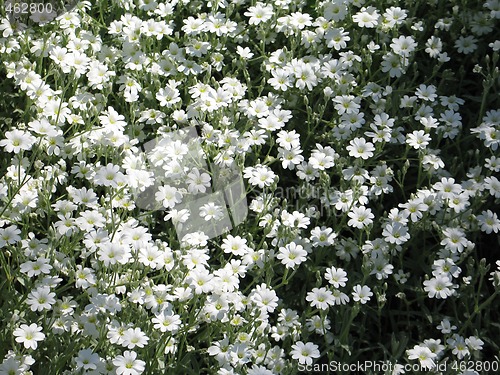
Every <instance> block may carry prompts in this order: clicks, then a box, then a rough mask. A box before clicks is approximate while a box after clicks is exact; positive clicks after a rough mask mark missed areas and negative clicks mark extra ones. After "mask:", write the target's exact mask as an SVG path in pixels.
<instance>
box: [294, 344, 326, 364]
mask: <svg viewBox="0 0 500 375" xmlns="http://www.w3.org/2000/svg"><path fill="white" fill-rule="evenodd" d="M290 354H291V356H292V358H293V359H296V360H298V361H299V363H300V364H302V365H303V364H306V365H312V363H313V358H319V356H320V353H319V350H318V346H317V345H316V344H313V343H312V342H307V343H305V344H304V343H303V342H302V341H297V342H296V343H295V344H294V345H292V351H291V352H290Z"/></svg>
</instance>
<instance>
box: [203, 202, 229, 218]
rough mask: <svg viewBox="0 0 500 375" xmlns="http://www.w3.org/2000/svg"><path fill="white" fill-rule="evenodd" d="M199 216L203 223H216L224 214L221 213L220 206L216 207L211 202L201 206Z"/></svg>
mask: <svg viewBox="0 0 500 375" xmlns="http://www.w3.org/2000/svg"><path fill="white" fill-rule="evenodd" d="M200 216H201V217H202V218H204V219H205V221H210V220H216V221H217V220H220V219H222V218H223V217H224V212H223V211H222V207H221V206H218V205H216V204H215V203H213V202H209V203H207V204H204V205H203V206H201V208H200Z"/></svg>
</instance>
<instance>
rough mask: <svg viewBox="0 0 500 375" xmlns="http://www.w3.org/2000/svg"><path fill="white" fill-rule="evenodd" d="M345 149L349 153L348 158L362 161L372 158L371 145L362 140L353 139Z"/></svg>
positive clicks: (373, 149) (373, 148) (372, 147)
mask: <svg viewBox="0 0 500 375" xmlns="http://www.w3.org/2000/svg"><path fill="white" fill-rule="evenodd" d="M346 149H347V151H349V155H350V156H352V157H355V158H362V159H364V160H366V159H368V158H371V157H372V156H373V151H375V147H374V146H373V143H371V142H366V139H364V138H354V139H353V140H352V141H351V142H350V143H349V146H347V147H346Z"/></svg>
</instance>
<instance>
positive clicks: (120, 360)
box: [113, 350, 146, 375]
mask: <svg viewBox="0 0 500 375" xmlns="http://www.w3.org/2000/svg"><path fill="white" fill-rule="evenodd" d="M113 364H114V365H115V366H116V373H117V374H118V375H139V374H142V373H143V371H144V369H145V368H146V362H144V361H141V360H140V359H137V353H136V352H134V351H129V350H125V352H123V355H119V356H116V357H115V358H114V359H113Z"/></svg>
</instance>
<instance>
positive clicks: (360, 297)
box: [352, 284, 373, 304]
mask: <svg viewBox="0 0 500 375" xmlns="http://www.w3.org/2000/svg"><path fill="white" fill-rule="evenodd" d="M371 296H373V293H372V291H371V289H370V287H368V286H366V285H363V286H361V285H359V284H358V285H356V286H354V287H353V292H352V299H353V300H354V301H355V302H360V303H362V304H365V303H367V302H368V301H369V300H370V297H371Z"/></svg>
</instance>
